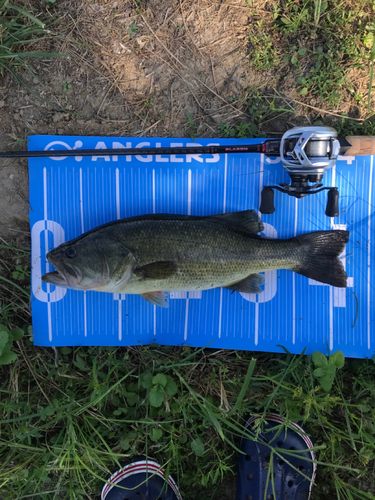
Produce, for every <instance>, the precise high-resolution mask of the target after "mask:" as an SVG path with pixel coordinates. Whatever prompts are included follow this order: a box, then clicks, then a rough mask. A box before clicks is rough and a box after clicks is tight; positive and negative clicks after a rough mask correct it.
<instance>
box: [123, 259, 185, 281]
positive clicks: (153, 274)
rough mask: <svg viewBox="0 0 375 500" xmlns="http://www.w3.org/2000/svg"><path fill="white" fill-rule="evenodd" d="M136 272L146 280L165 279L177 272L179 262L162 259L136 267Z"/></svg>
mask: <svg viewBox="0 0 375 500" xmlns="http://www.w3.org/2000/svg"><path fill="white" fill-rule="evenodd" d="M133 272H134V274H135V275H136V276H138V277H139V278H142V279H144V280H163V279H166V278H170V277H171V276H173V275H174V274H175V273H176V272H177V264H176V262H173V261H160V262H152V263H151V264H146V265H145V266H142V267H136V268H135V269H134V271H133Z"/></svg>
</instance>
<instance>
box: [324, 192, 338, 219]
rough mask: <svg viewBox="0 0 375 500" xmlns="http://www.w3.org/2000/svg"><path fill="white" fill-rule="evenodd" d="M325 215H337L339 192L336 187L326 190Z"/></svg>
mask: <svg viewBox="0 0 375 500" xmlns="http://www.w3.org/2000/svg"><path fill="white" fill-rule="evenodd" d="M326 215H327V216H328V217H337V216H338V215H339V192H338V189H337V188H331V189H330V190H329V191H328V196H327V206H326Z"/></svg>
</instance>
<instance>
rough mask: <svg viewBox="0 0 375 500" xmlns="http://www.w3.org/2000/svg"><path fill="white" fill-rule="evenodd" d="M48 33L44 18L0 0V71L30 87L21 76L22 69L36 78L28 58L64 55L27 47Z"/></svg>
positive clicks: (7, 0)
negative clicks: (31, 49)
mask: <svg viewBox="0 0 375 500" xmlns="http://www.w3.org/2000/svg"><path fill="white" fill-rule="evenodd" d="M50 33H51V32H50V31H49V30H48V29H47V27H46V22H44V21H41V20H40V19H39V18H38V17H36V16H34V15H33V14H32V12H31V11H30V10H29V9H27V8H21V7H18V6H17V5H13V4H12V3H10V2H9V0H0V75H1V76H4V75H5V74H6V73H9V74H11V75H12V77H13V78H14V79H15V80H16V82H17V83H20V84H22V85H24V86H26V87H27V88H28V89H29V90H30V91H32V89H30V88H29V86H28V84H27V83H26V81H25V79H24V78H23V77H22V76H21V71H22V70H23V71H26V72H27V73H29V75H30V76H31V77H32V78H34V79H36V80H37V81H39V79H38V77H37V75H36V73H35V72H34V71H33V69H32V68H31V66H30V64H29V63H28V60H29V59H30V58H51V57H65V56H66V54H59V53H55V52H37V51H27V48H28V46H30V45H33V44H35V43H37V42H40V41H41V40H43V39H44V38H45V37H46V36H48V35H49V34H50ZM32 92H33V93H35V92H34V91H32Z"/></svg>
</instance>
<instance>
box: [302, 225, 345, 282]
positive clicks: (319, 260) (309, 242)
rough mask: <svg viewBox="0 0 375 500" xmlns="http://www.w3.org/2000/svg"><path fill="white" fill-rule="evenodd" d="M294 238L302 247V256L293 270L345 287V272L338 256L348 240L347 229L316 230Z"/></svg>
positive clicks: (308, 276) (317, 279)
mask: <svg viewBox="0 0 375 500" xmlns="http://www.w3.org/2000/svg"><path fill="white" fill-rule="evenodd" d="M295 240H297V241H298V243H299V244H300V245H301V246H302V247H303V252H302V255H303V256H302V258H301V262H300V264H299V265H298V266H296V267H295V268H293V271H294V272H296V273H299V274H302V275H303V276H306V277H307V278H312V279H314V280H316V281H320V282H321V283H327V284H328V285H333V286H337V287H340V288H345V287H346V280H347V274H346V272H345V269H344V266H343V264H342V262H341V260H340V259H338V256H339V255H340V254H341V253H342V251H343V250H344V248H345V245H346V244H347V242H348V240H349V231H317V232H315V233H308V234H303V235H301V236H297V237H296V238H295ZM301 250H302V249H301Z"/></svg>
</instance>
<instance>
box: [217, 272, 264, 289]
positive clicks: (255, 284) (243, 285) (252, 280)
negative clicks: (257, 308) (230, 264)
mask: <svg viewBox="0 0 375 500" xmlns="http://www.w3.org/2000/svg"><path fill="white" fill-rule="evenodd" d="M260 285H264V275H263V274H250V276H247V277H246V278H245V279H243V280H241V281H237V283H233V284H232V285H229V286H225V287H224V288H228V289H229V290H234V291H235V292H241V293H261V292H263V290H262V288H260Z"/></svg>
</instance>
